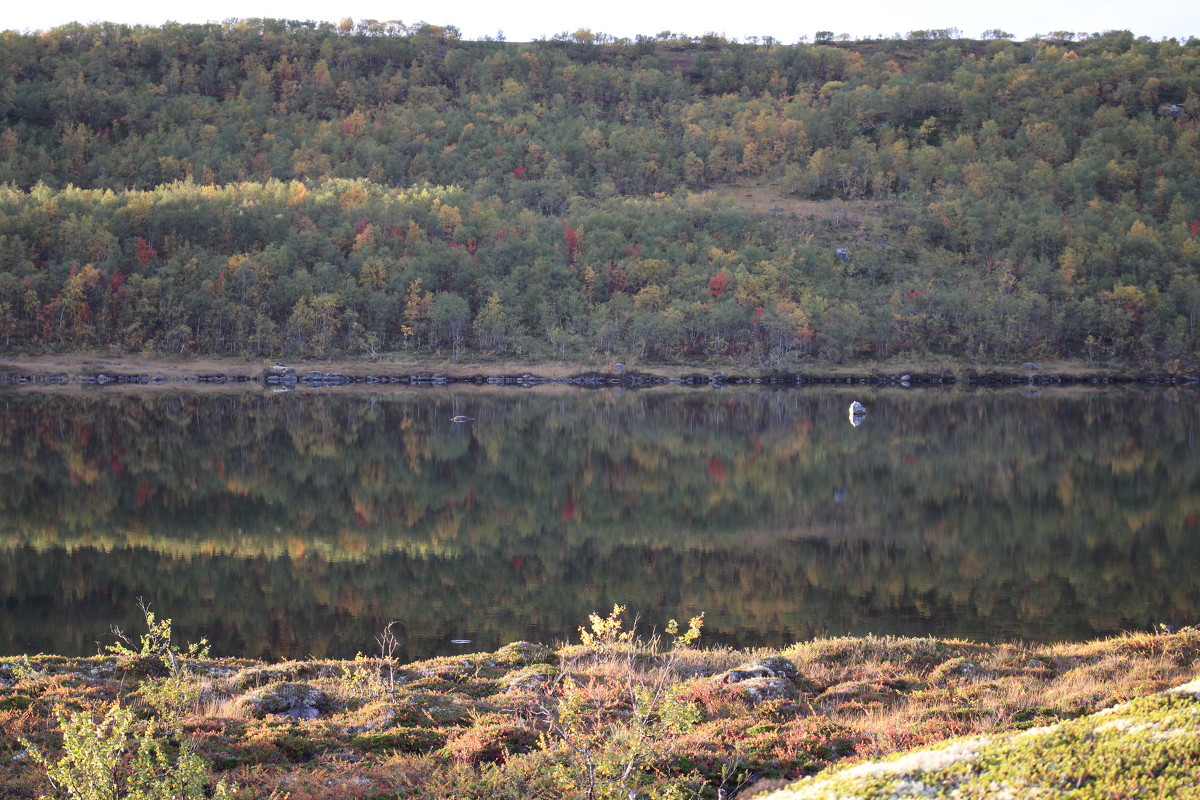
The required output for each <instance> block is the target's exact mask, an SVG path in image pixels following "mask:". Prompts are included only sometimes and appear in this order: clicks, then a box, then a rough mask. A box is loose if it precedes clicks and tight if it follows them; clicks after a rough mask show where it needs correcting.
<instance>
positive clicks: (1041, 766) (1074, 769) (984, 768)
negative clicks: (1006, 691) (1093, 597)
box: [760, 680, 1200, 800]
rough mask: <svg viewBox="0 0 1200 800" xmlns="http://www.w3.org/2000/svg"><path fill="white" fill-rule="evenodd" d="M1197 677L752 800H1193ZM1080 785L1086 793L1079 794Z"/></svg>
mask: <svg viewBox="0 0 1200 800" xmlns="http://www.w3.org/2000/svg"><path fill="white" fill-rule="evenodd" d="M1198 765H1200V680H1195V681H1192V682H1191V683H1188V684H1185V685H1183V686H1179V687H1176V688H1175V689H1170V690H1167V691H1166V692H1163V693H1161V694H1157V695H1152V696H1149V697H1142V698H1138V699H1136V700H1133V701H1130V702H1128V703H1125V704H1123V705H1120V706H1115V707H1113V708H1108V709H1105V710H1103V711H1100V712H1098V713H1095V714H1091V715H1089V716H1086V717H1080V718H1079V719H1074V720H1069V721H1067V722H1060V723H1057V724H1054V725H1048V726H1045V727H1041V728H1034V729H1030V730H1026V731H1021V732H1017V733H1008V734H1002V735H996V736H992V737H975V738H967V739H957V740H953V741H950V742H947V743H944V744H942V745H940V746H938V747H932V748H926V749H921V750H917V751H913V752H910V753H905V754H902V755H900V756H898V757H895V758H892V759H888V760H884V761H872V762H867V763H864V764H857V765H854V766H851V767H847V768H844V769H834V770H829V771H827V772H823V773H821V774H819V775H815V776H813V777H811V778H805V779H804V780H801V781H799V782H798V783H794V784H792V785H791V786H789V787H787V788H785V789H781V790H779V791H777V792H773V793H770V794H766V795H763V796H762V797H761V798H760V800H832V799H833V798H848V797H854V798H861V800H872V799H873V798H889V800H891V799H892V798H918V797H958V798H1023V797H1042V798H1047V797H1074V796H1087V797H1144V798H1159V797H1172V798H1181V797H1193V798H1195V797H1200V789H1197V780H1196V775H1197V768H1198ZM1083 787H1086V790H1087V791H1086V793H1085V794H1084V795H1080V794H1078V790H1080V789H1081V788H1083Z"/></svg>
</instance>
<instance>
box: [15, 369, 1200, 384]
mask: <svg viewBox="0 0 1200 800" xmlns="http://www.w3.org/2000/svg"><path fill="white" fill-rule="evenodd" d="M621 366H622V369H617V370H615V371H613V372H585V373H580V374H578V375H572V376H569V377H546V376H540V375H534V374H532V373H528V372H525V373H521V374H519V375H507V374H502V375H483V374H475V375H448V374H445V373H424V372H412V373H407V374H397V375H388V374H369V375H346V374H342V373H338V372H328V373H327V372H320V371H316V370H314V371H310V372H305V373H298V372H297V371H296V369H295V368H294V367H283V366H279V365H276V366H273V367H269V368H267V369H265V370H263V371H262V373H261V374H259V375H257V376H255V375H245V374H196V375H170V376H165V375H161V374H150V373H137V374H125V373H111V372H96V373H83V374H79V375H69V374H64V373H54V374H40V373H33V372H26V373H14V372H0V384H10V385H16V386H23V385H29V384H36V385H45V386H66V385H70V384H76V383H77V384H81V385H89V386H110V385H112V386H129V385H154V386H161V385H164V384H194V383H204V384H214V383H215V384H224V383H242V384H266V385H267V386H271V387H279V386H291V387H296V386H299V385H303V386H307V387H309V388H324V387H336V386H348V385H364V384H365V385H386V384H397V385H406V386H447V385H450V384H474V385H483V384H487V385H491V386H521V387H528V386H540V385H568V386H582V387H589V388H596V387H601V386H622V387H627V388H641V387H650V386H667V385H674V386H694V387H706V386H756V385H757V386H805V385H839V384H849V385H860V386H903V387H908V386H947V385H963V386H988V387H1000V386H1013V385H1018V386H1019V385H1035V386H1052V385H1073V386H1078V385H1090V384H1095V385H1109V384H1129V383H1140V384H1163V385H1181V384H1193V385H1194V384H1200V376H1197V375H1171V374H1145V375H1142V374H1138V375H1113V374H1108V373H1083V374H1054V373H1045V372H1043V373H1039V374H1029V373H1028V372H1027V371H1026V372H1021V371H1013V372H1007V371H991V372H965V373H961V374H954V373H950V372H940V373H937V372H933V373H909V372H905V373H903V374H899V375H884V374H878V373H873V374H869V375H857V376H853V375H852V376H845V375H822V374H815V373H803V372H800V373H793V372H786V373H785V372H770V373H766V374H761V375H736V374H729V373H726V372H713V373H708V374H700V373H697V374H693V375H684V376H680V377H666V376H662V375H654V374H650V373H644V372H632V371H628V370H626V369H624V368H623V365H621Z"/></svg>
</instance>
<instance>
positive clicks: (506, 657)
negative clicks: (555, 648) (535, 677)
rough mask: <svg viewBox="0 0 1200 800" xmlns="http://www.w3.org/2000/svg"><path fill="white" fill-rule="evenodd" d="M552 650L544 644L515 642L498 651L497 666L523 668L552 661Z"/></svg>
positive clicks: (496, 656)
mask: <svg viewBox="0 0 1200 800" xmlns="http://www.w3.org/2000/svg"><path fill="white" fill-rule="evenodd" d="M550 654H551V650H550V648H549V647H546V646H545V645H543V644H534V643H532V642H513V643H511V644H506V645H504V647H501V648H500V649H499V650H497V651H496V655H495V661H496V663H497V664H504V665H513V666H521V665H528V664H539V663H543V662H546V661H549V660H550Z"/></svg>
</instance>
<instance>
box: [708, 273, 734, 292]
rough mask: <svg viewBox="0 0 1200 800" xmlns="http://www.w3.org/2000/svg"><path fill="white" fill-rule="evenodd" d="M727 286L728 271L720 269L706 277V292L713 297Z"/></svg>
mask: <svg viewBox="0 0 1200 800" xmlns="http://www.w3.org/2000/svg"><path fill="white" fill-rule="evenodd" d="M728 288H729V273H727V272H726V271H725V270H721V271H720V272H718V273H717V274H716V275H713V276H712V277H711V278H709V279H708V293H709V294H711V295H712V296H713V297H720V296H721V295H722V294H724V293H725V290H726V289H728Z"/></svg>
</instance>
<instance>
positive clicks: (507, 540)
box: [0, 387, 1200, 660]
mask: <svg viewBox="0 0 1200 800" xmlns="http://www.w3.org/2000/svg"><path fill="white" fill-rule="evenodd" d="M118 391H120V392H121V393H117V392H118ZM855 399H857V400H861V401H862V402H863V403H864V404H865V405H866V407H867V410H868V414H867V416H866V418H865V421H864V422H863V424H862V425H861V426H858V427H854V426H852V425H851V424H850V422H849V420H848V418H847V407H848V406H849V404H850V402H851V401H852V400H855ZM458 414H462V415H467V416H470V417H473V418H474V419H473V420H472V421H470V422H466V423H454V422H451V421H450V419H451V417H453V416H455V415H458ZM1198 444H1200V400H1198V398H1197V394H1196V392H1194V391H1193V390H1190V389H1146V388H1137V389H1125V390H1107V391H1092V390H1088V389H1059V390H1049V391H1042V392H1040V393H1034V392H1029V391H1026V392H1019V391H1016V390H1002V391H995V390H989V391H984V390H978V391H973V390H969V389H964V388H954V389H948V390H944V391H935V390H929V389H911V390H904V389H899V388H896V389H878V388H858V389H855V390H854V391H853V392H851V391H850V390H849V389H846V390H843V389H831V388H820V389H816V388H804V389H781V390H767V389H762V388H727V389H723V390H715V389H707V388H706V389H682V388H678V389H677V388H655V389H648V390H642V391H627V392H620V391H615V390H608V389H603V390H591V391H589V390H581V389H574V388H561V387H560V388H539V389H532V390H521V389H515V388H502V389H484V388H480V389H474V388H441V389H416V390H414V389H409V388H404V389H396V390H395V391H380V392H371V393H366V392H364V391H361V390H360V389H323V390H301V391H296V392H291V393H271V392H265V391H261V390H258V389H240V390H225V391H215V392H211V393H204V392H195V393H182V392H179V391H177V390H173V391H170V392H167V391H160V390H156V389H141V390H115V389H93V390H85V389H83V388H79V387H75V388H72V389H70V390H65V391H29V390H25V389H14V390H11V391H5V392H3V393H0V653H4V654H13V653H22V652H26V653H35V652H39V651H40V652H55V653H62V654H71V655H86V654H92V653H95V652H96V650H97V643H100V644H110V643H112V642H113V641H114V639H113V637H112V636H111V634H110V633H109V630H110V627H111V626H112V625H113V624H117V625H120V626H121V627H122V628H124V629H125V630H126V631H128V632H131V633H137V632H140V631H141V626H140V625H139V613H138V610H137V607H136V602H137V598H139V597H140V598H143V599H144V600H145V601H146V602H148V603H150V604H151V606H152V609H153V610H154V611H155V612H156V613H157V614H158V615H159V616H160V617H169V618H172V619H173V620H174V621H175V627H176V631H177V633H178V634H179V637H180V639H181V640H183V641H194V640H196V639H198V638H199V637H200V636H206V637H208V639H209V641H210V642H211V644H212V648H213V653H214V655H248V656H260V657H265V658H271V659H282V658H302V657H306V656H316V657H352V656H353V655H354V654H355V653H356V652H359V651H362V652H367V653H369V652H372V651H375V650H376V649H377V648H376V644H375V637H376V636H377V635H378V634H379V632H380V631H381V629H382V628H383V626H384V625H385V624H386V623H387V622H388V621H390V620H399V621H400V625H398V626H397V628H396V631H397V633H398V634H399V638H400V641H401V646H402V650H403V652H402V653H400V655H401V656H403V657H404V658H406V659H407V660H415V659H418V658H424V657H428V656H432V655H437V654H445V653H453V652H466V651H478V650H485V649H493V648H496V647H499V646H501V645H503V644H505V643H507V642H510V641H516V640H521V639H525V640H533V641H541V642H545V643H548V644H553V643H555V642H558V641H565V640H568V639H570V640H575V641H577V640H578V633H577V628H578V626H579V625H580V624H583V623H584V622H585V621H586V619H587V615H588V614H589V613H591V612H594V611H599V612H607V611H608V610H609V609H611V607H612V605H613V604H614V603H622V604H625V605H627V606H628V607H629V609H630V611H631V613H637V614H639V615H640V617H641V620H642V623H641V624H642V630H643V632H647V633H648V632H649V631H650V629H651V628H652V627H658V628H661V627H662V626H663V624H664V623H665V622H666V620H667V619H668V618H671V617H675V618H678V619H680V620H686V619H687V618H688V617H690V616H692V615H694V614H697V613H699V612H701V611H703V612H705V614H706V617H705V619H706V625H705V628H704V636H703V638H702V639H701V643H702V644H705V643H706V644H708V645H716V644H728V645H734V646H752V645H755V646H756V645H765V646H783V645H786V644H789V643H791V642H793V641H796V640H798V639H803V638H808V637H812V636H815V635H844V634H865V633H876V634H902V635H916V636H921V635H930V634H931V635H935V636H957V637H965V638H971V639H976V640H986V641H999V640H1009V639H1026V640H1042V641H1049V640H1063V639H1075V640H1078V639H1086V638H1091V637H1096V636H1100V635H1107V634H1112V633H1116V632H1120V631H1123V630H1146V629H1149V628H1150V627H1152V626H1154V625H1156V624H1159V623H1171V624H1192V623H1195V622H1197V618H1198V616H1200V615H1198V613H1197V611H1198V609H1200V547H1198V543H1200V530H1198V529H1197V519H1198V518H1200V457H1198V449H1197V445H1198ZM453 640H470V641H469V643H460V644H455V643H454V642H453Z"/></svg>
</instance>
